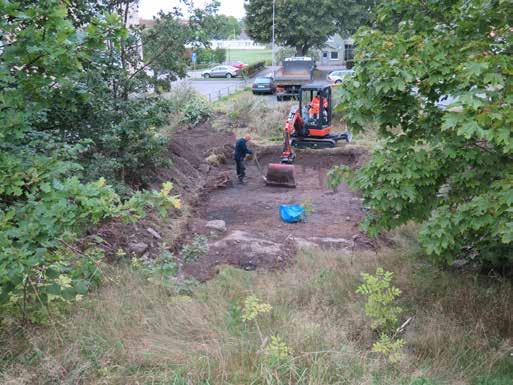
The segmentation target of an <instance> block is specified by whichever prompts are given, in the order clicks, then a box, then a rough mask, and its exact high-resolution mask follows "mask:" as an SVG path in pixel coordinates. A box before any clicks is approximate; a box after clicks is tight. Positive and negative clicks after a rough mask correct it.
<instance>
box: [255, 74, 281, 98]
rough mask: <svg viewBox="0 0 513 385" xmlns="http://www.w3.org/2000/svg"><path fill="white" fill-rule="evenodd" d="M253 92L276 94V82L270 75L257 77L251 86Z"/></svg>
mask: <svg viewBox="0 0 513 385" xmlns="http://www.w3.org/2000/svg"><path fill="white" fill-rule="evenodd" d="M251 90H252V91H253V94H254V95H256V94H274V93H275V92H276V84H274V81H273V79H272V78H270V77H262V78H256V79H255V81H254V82H253V86H252V87H251Z"/></svg>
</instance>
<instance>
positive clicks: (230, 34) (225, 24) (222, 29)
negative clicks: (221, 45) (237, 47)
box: [210, 15, 241, 39]
mask: <svg viewBox="0 0 513 385" xmlns="http://www.w3.org/2000/svg"><path fill="white" fill-rule="evenodd" d="M214 23H215V26H214V28H213V31H212V32H211V34H210V36H211V37H212V39H236V38H237V37H238V36H239V35H240V33H241V25H240V22H239V20H237V19H236V18H235V17H233V16H226V15H216V16H215V17H214Z"/></svg>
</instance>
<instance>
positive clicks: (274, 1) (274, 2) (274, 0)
mask: <svg viewBox="0 0 513 385" xmlns="http://www.w3.org/2000/svg"><path fill="white" fill-rule="evenodd" d="M275 4H276V0H273V47H272V51H273V67H274V65H275V62H274V13H275V8H276V5H275Z"/></svg>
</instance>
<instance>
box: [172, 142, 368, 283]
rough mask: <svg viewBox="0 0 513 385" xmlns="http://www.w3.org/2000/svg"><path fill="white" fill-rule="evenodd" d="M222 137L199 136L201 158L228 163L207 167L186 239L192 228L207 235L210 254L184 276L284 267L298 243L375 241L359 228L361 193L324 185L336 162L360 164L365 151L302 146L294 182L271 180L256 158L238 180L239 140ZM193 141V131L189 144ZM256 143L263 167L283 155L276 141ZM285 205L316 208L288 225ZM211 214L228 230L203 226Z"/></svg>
mask: <svg viewBox="0 0 513 385" xmlns="http://www.w3.org/2000/svg"><path fill="white" fill-rule="evenodd" d="M195 135H196V134H195ZM220 135H221V134H220ZM195 137H196V136H195ZM220 138H221V136H219V137H216V138H215V139H214V138H212V146H208V145H204V143H205V142H208V140H206V139H205V138H201V143H202V147H201V149H202V151H203V156H205V157H206V156H208V155H209V154H212V153H217V154H221V158H222V160H223V161H224V163H221V164H220V165H218V166H212V167H210V169H209V172H208V182H207V185H206V190H205V192H204V193H203V195H202V198H201V199H200V201H199V202H198V205H197V216H196V217H194V218H193V219H192V220H191V222H190V226H189V230H190V232H189V234H188V238H189V240H190V239H191V238H192V237H193V236H194V235H195V234H196V235H197V234H199V235H205V236H207V237H208V238H209V251H208V255H206V256H203V257H200V258H199V259H198V260H197V261H196V262H194V263H189V264H186V265H184V266H183V271H184V273H185V274H187V275H192V276H194V277H195V278H197V279H199V280H206V279H209V278H211V277H212V276H213V275H215V274H216V270H217V269H216V266H218V265H221V264H231V265H236V266H240V267H242V268H245V269H247V270H253V269H257V268H267V269H269V268H270V269H276V268H282V267H284V266H286V265H288V264H290V263H293V261H294V256H295V255H296V253H297V250H298V248H301V247H316V246H320V247H329V248H336V249H339V250H343V251H348V252H349V251H350V250H352V249H354V248H361V247H371V246H372V245H373V244H372V242H370V241H369V240H368V239H367V238H366V237H365V236H364V235H362V234H361V233H360V231H359V229H358V225H359V222H360V221H361V219H362V216H363V212H362V207H361V200H360V198H359V197H358V195H357V194H355V193H354V192H352V191H351V190H350V189H349V188H348V187H347V186H346V185H342V186H340V187H339V189H338V191H337V192H336V193H334V192H333V191H331V190H330V189H328V188H327V187H326V173H327V171H328V170H329V169H330V168H331V167H332V166H334V165H338V164H344V165H347V166H350V167H357V166H358V165H359V164H360V163H361V162H362V159H363V156H364V155H365V151H363V150H362V149H361V148H358V147H353V148H349V147H347V148H337V149H333V150H320V151H302V152H298V154H297V159H296V162H295V178H296V184H297V187H296V188H282V187H270V186H266V184H265V182H264V180H263V178H262V175H261V174H260V173H259V170H258V168H257V166H256V163H255V162H254V161H250V162H248V163H247V175H248V182H247V184H244V185H240V184H238V183H235V182H234V181H236V175H235V165H234V162H233V161H232V159H231V157H232V152H233V141H234V140H235V138H234V137H232V136H226V135H224V136H222V139H220ZM181 140H184V139H183V138H182V139H181ZM193 141H194V138H192V136H191V139H190V142H193ZM198 148H199V147H198ZM253 149H254V150H256V152H257V154H259V161H260V164H261V165H262V167H263V168H264V170H263V172H265V169H266V167H267V164H268V163H271V162H276V161H277V160H278V159H279V156H280V147H279V146H272V147H256V146H254V145H253ZM219 186H221V187H219ZM223 186H224V187H223ZM281 204H306V205H307V206H311V207H312V212H311V213H310V214H309V215H308V217H307V219H306V221H305V222H302V223H297V224H287V223H285V222H283V221H282V220H281V219H280V216H279V206H280V205H281ZM211 220H223V221H224V222H225V223H226V227H227V230H226V232H220V231H217V230H210V229H208V228H206V227H205V225H206V224H207V222H208V221H211Z"/></svg>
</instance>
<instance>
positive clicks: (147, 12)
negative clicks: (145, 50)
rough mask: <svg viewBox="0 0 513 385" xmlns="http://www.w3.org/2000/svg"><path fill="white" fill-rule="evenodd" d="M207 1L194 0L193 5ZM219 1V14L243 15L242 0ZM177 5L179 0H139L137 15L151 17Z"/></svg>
mask: <svg viewBox="0 0 513 385" xmlns="http://www.w3.org/2000/svg"><path fill="white" fill-rule="evenodd" d="M208 2H209V1H208V0H194V5H195V6H196V7H199V8H201V7H203V6H204V5H205V4H206V3H208ZM220 2H221V7H220V8H219V14H222V15H227V16H235V17H236V18H237V19H241V18H243V17H244V14H245V12H244V0H220ZM177 5H180V1H179V0H140V2H139V17H142V18H143V19H151V18H152V16H155V15H157V13H158V12H159V11H160V10H161V9H162V10H163V11H170V10H171V9H173V7H176V6H177Z"/></svg>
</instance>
